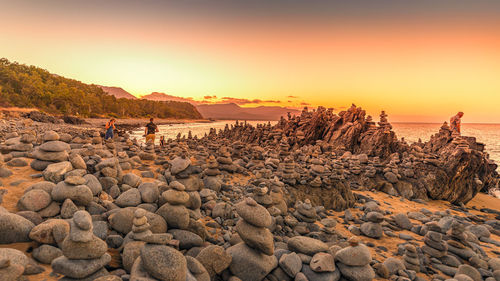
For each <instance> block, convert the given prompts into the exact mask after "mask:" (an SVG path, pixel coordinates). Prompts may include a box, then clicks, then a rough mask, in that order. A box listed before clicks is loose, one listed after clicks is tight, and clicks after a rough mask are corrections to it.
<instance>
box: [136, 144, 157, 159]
mask: <svg viewBox="0 0 500 281" xmlns="http://www.w3.org/2000/svg"><path fill="white" fill-rule="evenodd" d="M139 158H141V160H155V159H156V152H155V144H154V142H153V141H148V142H147V143H146V147H145V148H144V151H142V152H140V153H139Z"/></svg>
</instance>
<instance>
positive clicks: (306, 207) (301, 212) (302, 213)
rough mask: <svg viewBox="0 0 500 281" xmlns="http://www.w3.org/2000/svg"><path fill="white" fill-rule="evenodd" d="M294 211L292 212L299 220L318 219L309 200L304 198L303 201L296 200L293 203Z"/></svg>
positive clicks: (310, 221) (310, 220) (309, 221)
mask: <svg viewBox="0 0 500 281" xmlns="http://www.w3.org/2000/svg"><path fill="white" fill-rule="evenodd" d="M295 209H296V210H295V212H294V213H293V215H294V217H296V218H297V219H298V220H299V221H302V222H307V223H314V222H315V221H316V220H317V219H318V214H317V212H316V209H315V208H314V207H313V205H312V204H311V200H309V199H306V200H304V202H301V201H298V202H297V203H296V204H295Z"/></svg>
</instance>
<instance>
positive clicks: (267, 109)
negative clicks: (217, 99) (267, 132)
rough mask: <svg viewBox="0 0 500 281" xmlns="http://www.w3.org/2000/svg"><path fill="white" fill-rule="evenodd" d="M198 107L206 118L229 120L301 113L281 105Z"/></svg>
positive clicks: (277, 117)
mask: <svg viewBox="0 0 500 281" xmlns="http://www.w3.org/2000/svg"><path fill="white" fill-rule="evenodd" d="M196 109H198V112H200V113H201V115H203V117H204V118H213V119H227V120H263V121H264V120H265V121H268V120H269V121H273V120H279V119H280V117H281V116H286V115H287V113H288V112H290V113H291V114H292V115H296V114H299V113H300V111H299V110H296V109H290V108H286V107H280V106H258V107H240V106H239V105H237V104H235V103H226V104H202V105H197V106H196Z"/></svg>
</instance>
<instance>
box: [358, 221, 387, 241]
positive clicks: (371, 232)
mask: <svg viewBox="0 0 500 281" xmlns="http://www.w3.org/2000/svg"><path fill="white" fill-rule="evenodd" d="M360 230H361V232H362V233H363V234H364V235H366V236H368V237H370V238H376V239H378V238H380V237H382V235H383V230H382V226H381V225H380V224H379V223H374V222H365V223H363V224H361V227H360Z"/></svg>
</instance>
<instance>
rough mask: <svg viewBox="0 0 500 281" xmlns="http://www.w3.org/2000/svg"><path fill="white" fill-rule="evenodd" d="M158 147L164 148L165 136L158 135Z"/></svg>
mask: <svg viewBox="0 0 500 281" xmlns="http://www.w3.org/2000/svg"><path fill="white" fill-rule="evenodd" d="M160 147H161V148H164V147H165V136H161V137H160Z"/></svg>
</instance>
